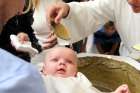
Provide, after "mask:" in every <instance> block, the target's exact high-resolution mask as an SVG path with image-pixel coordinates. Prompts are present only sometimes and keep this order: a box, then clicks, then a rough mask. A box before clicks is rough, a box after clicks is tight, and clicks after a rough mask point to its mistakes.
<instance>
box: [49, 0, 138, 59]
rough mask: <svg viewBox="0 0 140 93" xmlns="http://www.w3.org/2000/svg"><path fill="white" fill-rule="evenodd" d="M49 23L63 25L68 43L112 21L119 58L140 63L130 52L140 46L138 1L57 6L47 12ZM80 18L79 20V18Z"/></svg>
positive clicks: (96, 0) (135, 53) (100, 0)
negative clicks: (51, 21) (67, 34)
mask: <svg viewBox="0 0 140 93" xmlns="http://www.w3.org/2000/svg"><path fill="white" fill-rule="evenodd" d="M47 12H48V13H47V18H48V20H50V19H51V20H52V19H53V20H54V22H55V23H56V24H57V23H60V22H62V21H61V19H62V18H64V20H63V22H65V24H66V25H67V27H68V28H69V30H70V31H71V32H72V33H71V41H78V40H81V39H83V38H85V37H87V36H88V35H89V34H92V33H93V32H95V31H97V29H98V28H99V26H100V25H103V24H105V23H106V22H108V21H109V20H110V21H113V22H114V23H115V27H116V29H117V30H118V34H119V35H120V38H121V40H122V42H123V44H122V45H121V46H120V49H119V52H120V55H121V56H125V57H132V58H133V59H136V60H137V59H139V57H140V52H139V51H137V50H135V49H134V48H133V46H134V45H137V44H140V31H139V29H140V26H139V25H138V24H140V21H139V20H140V15H139V13H140V0H94V1H88V2H80V3H79V2H71V3H68V4H66V3H59V4H58V3H57V4H54V5H52V6H50V7H49V8H48V10H47ZM79 14H80V15H82V16H79Z"/></svg>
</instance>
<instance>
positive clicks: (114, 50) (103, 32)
mask: <svg viewBox="0 0 140 93" xmlns="http://www.w3.org/2000/svg"><path fill="white" fill-rule="evenodd" d="M120 42H121V39H120V37H119V35H118V33H117V31H116V28H115V26H114V23H113V22H111V21H109V22H107V23H105V25H104V26H103V28H102V29H100V30H98V31H97V32H95V33H94V43H95V44H96V47H97V50H98V52H99V53H101V54H109V55H119V46H120Z"/></svg>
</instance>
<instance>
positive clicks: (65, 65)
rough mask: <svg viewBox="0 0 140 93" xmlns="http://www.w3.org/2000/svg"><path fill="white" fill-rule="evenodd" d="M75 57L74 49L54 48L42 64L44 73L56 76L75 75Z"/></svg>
mask: <svg viewBox="0 0 140 93" xmlns="http://www.w3.org/2000/svg"><path fill="white" fill-rule="evenodd" d="M76 61H77V57H76V54H75V53H74V51H72V50H71V49H66V48H56V49H54V50H53V51H52V52H51V53H49V54H48V57H47V59H46V61H45V64H44V71H43V72H44V74H47V75H53V76H57V77H70V76H75V75H76V73H77V63H76Z"/></svg>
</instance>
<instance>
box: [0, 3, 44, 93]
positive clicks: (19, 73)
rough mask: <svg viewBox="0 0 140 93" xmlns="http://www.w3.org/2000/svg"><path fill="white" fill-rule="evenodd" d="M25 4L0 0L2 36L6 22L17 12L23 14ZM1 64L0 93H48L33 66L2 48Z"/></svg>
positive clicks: (0, 51)
mask: <svg viewBox="0 0 140 93" xmlns="http://www.w3.org/2000/svg"><path fill="white" fill-rule="evenodd" d="M24 2H25V1H24V0H10V1H9V0H0V34H1V33H2V29H3V26H4V25H5V24H6V22H7V21H8V20H9V19H10V18H11V17H13V16H14V15H16V14H17V12H22V10H23V6H24ZM4 39H7V38H5V37H4V38H3V40H4ZM0 42H2V41H1V40H0ZM0 64H1V65H0V75H1V77H0V93H46V90H45V87H44V83H43V80H42V78H41V76H40V74H39V72H38V71H37V70H36V68H35V67H34V66H33V65H32V64H29V63H27V62H26V61H24V60H22V59H20V58H17V57H15V56H14V55H12V54H10V53H8V52H7V51H5V50H3V49H1V48H0Z"/></svg>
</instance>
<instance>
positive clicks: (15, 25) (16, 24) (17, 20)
mask: <svg viewBox="0 0 140 93" xmlns="http://www.w3.org/2000/svg"><path fill="white" fill-rule="evenodd" d="M32 23H33V11H29V12H28V13H26V14H23V15H16V16H14V17H12V18H11V19H10V20H8V22H7V23H6V25H5V26H4V27H3V31H2V33H1V34H0V48H3V49H5V50H7V51H9V52H11V53H12V54H14V55H16V56H18V57H20V58H22V59H24V60H26V61H30V56H29V54H28V53H25V52H18V51H16V49H15V48H14V47H13V46H12V45H11V41H10V35H11V34H15V35H17V34H18V33H19V32H24V33H27V34H28V36H29V39H30V41H31V43H32V46H33V47H34V48H36V49H37V50H38V51H41V46H40V45H39V44H38V40H37V39H36V37H35V35H34V31H33V29H32V27H31V25H32Z"/></svg>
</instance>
